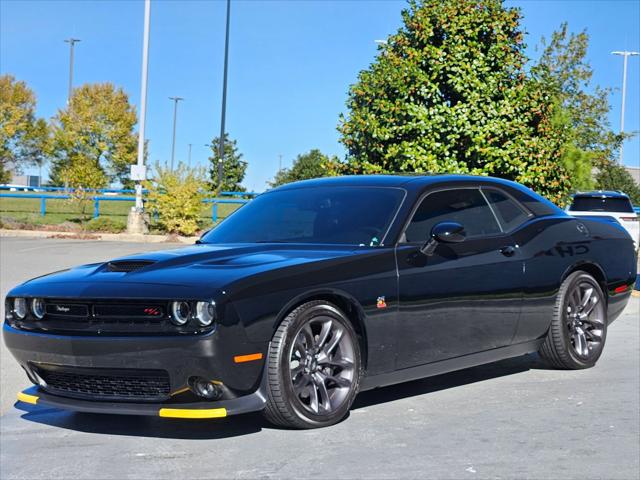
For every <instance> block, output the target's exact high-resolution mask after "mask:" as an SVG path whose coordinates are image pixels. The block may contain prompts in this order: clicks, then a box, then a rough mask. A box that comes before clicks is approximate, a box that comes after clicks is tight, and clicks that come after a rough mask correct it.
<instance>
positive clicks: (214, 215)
mask: <svg viewBox="0 0 640 480" xmlns="http://www.w3.org/2000/svg"><path fill="white" fill-rule="evenodd" d="M49 188H56V187H49ZM0 189H3V188H2V186H0ZM56 191H59V190H56ZM108 191H113V190H108ZM116 191H117V192H123V191H126V190H116ZM228 193H242V194H243V195H244V194H245V193H244V192H228ZM0 198H32V199H40V215H41V216H43V217H44V216H45V215H46V213H47V200H68V199H70V198H71V195H69V194H62V195H48V194H46V193H0ZM89 200H92V201H93V218H98V217H99V216H100V202H135V200H136V198H135V197H132V196H114V195H109V196H104V195H95V196H93V197H89ZM143 200H144V199H143ZM250 201H251V200H247V199H243V198H237V199H236V198H233V199H229V198H206V199H204V200H203V201H202V203H204V204H209V203H210V204H211V220H212V221H213V223H217V222H218V216H219V215H218V205H219V204H235V205H244V204H246V203H249V202H250Z"/></svg>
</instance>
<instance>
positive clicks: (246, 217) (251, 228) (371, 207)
mask: <svg viewBox="0 0 640 480" xmlns="http://www.w3.org/2000/svg"><path fill="white" fill-rule="evenodd" d="M403 198H404V190H401V189H397V188H379V187H319V188H296V189H289V190H280V191H278V190H276V191H273V192H269V193H265V194H264V195H260V196H259V197H257V198H256V199H255V200H253V201H251V202H250V203H249V204H247V205H246V206H244V207H242V208H241V209H240V210H238V211H237V212H236V213H234V214H233V215H231V216H230V217H229V218H228V219H226V220H225V221H224V222H222V223H221V224H220V225H219V226H217V227H216V228H214V229H213V230H211V231H210V232H209V233H207V234H206V235H205V236H204V237H202V241H203V242H204V243H257V242H259V243H266V242H287V243H328V244H336V245H338V244H343V245H344V244H346V245H361V246H362V245H366V246H376V245H379V244H380V242H381V241H382V237H383V236H384V234H385V232H386V231H387V228H389V225H390V224H391V221H392V220H393V217H394V215H395V213H396V210H397V209H398V207H399V206H400V203H401V202H402V199H403Z"/></svg>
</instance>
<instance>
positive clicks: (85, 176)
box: [60, 158, 109, 224]
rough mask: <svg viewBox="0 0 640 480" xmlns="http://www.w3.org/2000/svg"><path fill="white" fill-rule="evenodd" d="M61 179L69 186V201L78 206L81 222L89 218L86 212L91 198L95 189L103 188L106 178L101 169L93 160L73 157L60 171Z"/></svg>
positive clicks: (106, 181)
mask: <svg viewBox="0 0 640 480" xmlns="http://www.w3.org/2000/svg"><path fill="white" fill-rule="evenodd" d="M60 176H61V179H62V180H63V181H64V184H65V185H67V186H68V187H69V196H70V199H69V201H70V202H71V203H73V204H75V205H77V206H78V207H79V208H80V212H81V213H82V216H83V224H84V223H86V221H87V220H89V218H88V217H87V213H88V211H89V208H90V206H91V200H92V198H93V197H94V196H95V195H96V192H95V190H98V189H100V188H105V187H106V186H107V184H108V183H109V182H108V179H107V176H106V175H105V174H104V172H103V171H102V169H101V168H100V167H99V166H98V165H96V164H95V163H93V162H86V161H84V160H82V159H81V158H75V159H73V160H72V161H71V162H70V163H68V164H67V165H65V166H64V168H62V170H61V171H60Z"/></svg>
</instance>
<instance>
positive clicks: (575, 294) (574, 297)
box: [569, 287, 580, 313]
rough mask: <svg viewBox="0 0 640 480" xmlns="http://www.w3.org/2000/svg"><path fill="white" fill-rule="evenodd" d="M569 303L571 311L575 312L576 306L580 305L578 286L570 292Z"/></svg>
mask: <svg viewBox="0 0 640 480" xmlns="http://www.w3.org/2000/svg"><path fill="white" fill-rule="evenodd" d="M569 305H571V310H572V311H573V313H575V311H576V309H577V306H578V305H580V288H579V287H578V288H576V289H575V290H573V291H572V292H571V296H570V299H569Z"/></svg>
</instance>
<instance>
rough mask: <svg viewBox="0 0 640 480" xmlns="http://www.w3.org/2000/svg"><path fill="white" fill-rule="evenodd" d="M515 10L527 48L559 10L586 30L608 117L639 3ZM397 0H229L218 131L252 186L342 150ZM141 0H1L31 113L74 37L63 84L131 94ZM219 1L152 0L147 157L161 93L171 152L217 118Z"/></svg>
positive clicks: (57, 98)
mask: <svg viewBox="0 0 640 480" xmlns="http://www.w3.org/2000/svg"><path fill="white" fill-rule="evenodd" d="M507 5H509V6H518V7H520V8H521V9H522V10H523V15H524V20H523V27H524V29H525V31H527V32H528V37H527V43H528V45H529V50H528V53H529V56H531V57H533V58H535V57H536V56H537V52H536V51H535V48H534V46H535V45H536V44H537V43H538V42H539V39H540V37H541V36H542V35H545V36H547V37H549V36H550V34H551V32H552V31H553V30H554V29H556V28H557V27H558V26H559V24H560V23H561V22H562V21H565V20H566V21H568V22H569V27H570V29H571V30H574V31H580V30H582V29H584V28H586V29H587V31H588V33H589V34H590V36H591V44H590V49H589V54H588V55H589V60H590V62H591V64H592V66H593V68H594V70H595V75H594V81H595V83H598V84H600V85H601V86H608V87H613V88H617V89H618V90H616V91H615V92H614V94H613V95H612V97H611V104H612V109H611V124H612V127H613V128H614V129H615V130H617V129H618V128H619V115H620V91H619V87H620V86H621V80H622V59H621V58H620V57H614V56H612V55H611V54H610V52H611V51H612V50H623V49H626V50H636V51H638V50H640V20H639V19H640V2H639V1H637V0H629V1H624V0H621V1H615V0H610V1H581V0H566V1H562V0H558V1H552V0H547V1H540V0H535V1H534V0H529V1H509V2H507ZM404 6H405V2H404V1H401V0H399V1H396V0H389V1H368V0H353V1H347V0H336V1H301V0H298V1H296V0H291V1H257V0H256V1H251V0H233V1H232V19H231V44H230V63H229V90H228V112H227V131H228V132H229V134H230V135H231V137H232V138H235V139H237V140H238V144H239V147H240V150H241V151H242V152H243V153H244V156H245V160H247V161H248V162H249V170H248V174H247V178H246V179H245V182H244V183H245V185H246V187H247V188H249V189H250V190H255V191H261V190H263V189H264V188H265V181H266V180H268V179H270V178H272V177H273V175H274V173H275V171H276V170H277V168H278V164H279V155H282V163H283V166H288V165H290V164H291V161H292V160H293V159H294V158H295V156H296V155H297V154H299V153H302V152H305V151H307V150H309V149H311V148H320V149H321V150H322V151H324V152H325V153H328V154H336V155H338V156H340V157H343V156H344V153H345V152H344V149H343V147H342V146H341V144H340V143H339V141H338V133H337V131H336V125H337V121H338V115H339V113H340V112H343V111H344V110H345V107H344V105H345V100H346V94H347V89H348V87H349V85H350V84H351V83H353V82H354V81H355V79H356V76H357V74H358V72H359V71H360V70H361V69H364V68H366V67H367V66H368V65H369V64H370V63H371V62H372V61H373V60H374V58H375V55H376V45H375V43H374V40H376V39H383V38H385V37H386V36H387V35H389V34H391V33H393V32H395V30H396V29H397V28H398V27H399V26H400V11H401V9H402V8H403V7H404ZM143 10H144V6H143V2H142V1H132V0H111V1H108V0H105V1H80V0H76V1H56V0H42V1H26V0H1V1H0V72H1V73H2V74H4V73H11V74H13V75H15V76H16V77H17V78H18V79H20V80H24V81H26V82H27V83H28V84H29V85H30V86H31V88H33V90H34V91H35V92H36V95H37V97H38V113H39V115H41V116H43V117H47V118H48V117H51V116H53V115H54V114H55V113H56V111H57V109H58V108H60V107H62V106H64V104H65V101H66V95H67V80H68V61H69V57H68V56H69V51H68V46H67V44H66V43H64V42H63V40H64V39H65V38H68V37H71V36H73V37H76V38H80V39H82V41H81V42H80V43H79V44H77V45H76V62H75V73H74V83H75V85H79V84H81V83H86V82H105V81H110V82H113V83H115V84H116V85H118V86H121V87H123V88H124V90H125V91H126V92H127V93H128V94H129V95H130V98H131V101H132V102H134V103H136V104H137V103H138V101H139V92H140V59H141V49H142V20H143ZM224 13H225V3H224V2H223V1H213V0H199V1H189V0H185V1H175V0H154V1H153V2H152V11H151V44H150V45H151V47H150V61H149V92H148V114H147V137H148V138H149V140H150V150H151V155H150V158H151V160H152V161H155V160H160V161H166V160H168V159H169V158H170V155H171V128H172V109H173V106H172V102H171V101H170V100H169V99H168V97H170V96H181V97H184V98H185V101H184V102H181V103H180V106H179V110H178V132H177V142H176V159H177V160H186V158H187V152H188V146H187V145H188V144H189V143H192V144H193V153H192V163H194V164H198V163H199V164H202V165H205V164H206V158H207V156H208V149H207V148H206V147H205V146H204V144H205V143H208V142H209V141H210V140H211V138H212V137H213V136H217V135H218V133H219V130H220V98H221V90H222V54H223V43H224ZM639 66H640V57H635V58H631V59H630V61H629V71H628V83H627V86H628V90H627V114H626V119H625V130H627V131H633V130H636V131H637V130H640V126H639V124H640V118H639V117H640V108H639V105H640V76H639V70H640V69H639ZM625 163H626V164H627V165H633V166H639V164H640V142H639V141H638V139H637V138H636V139H634V140H632V141H630V142H627V144H626V145H625Z"/></svg>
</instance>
